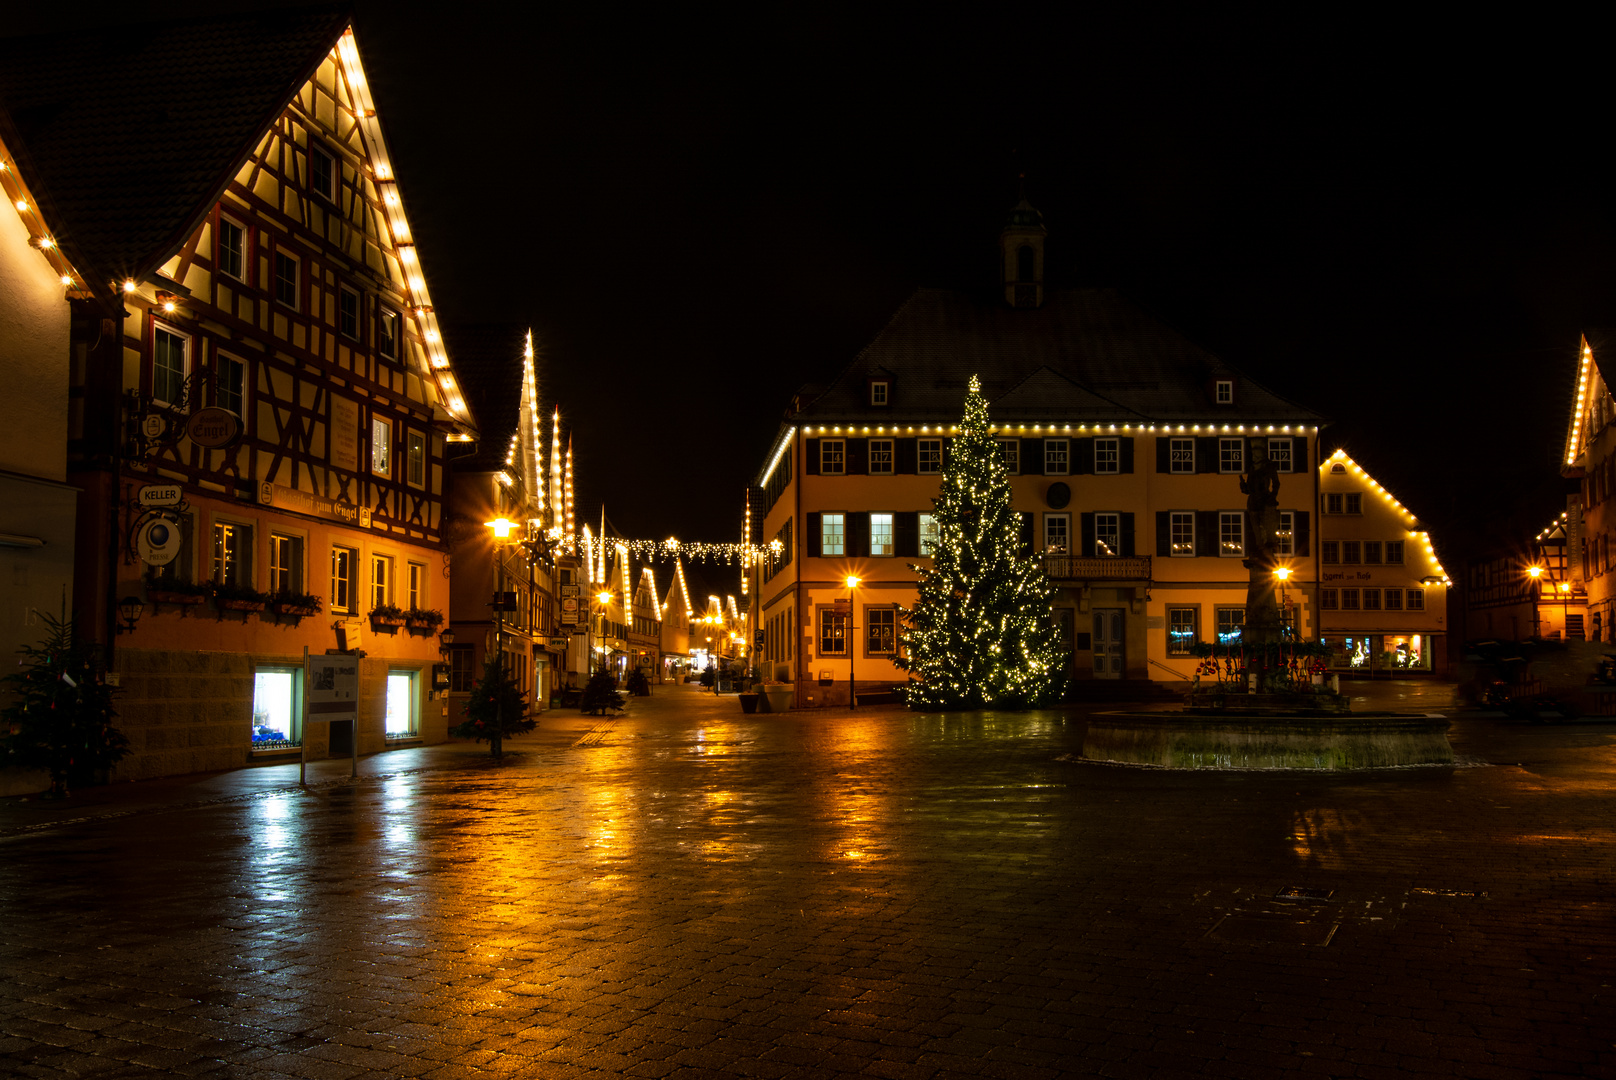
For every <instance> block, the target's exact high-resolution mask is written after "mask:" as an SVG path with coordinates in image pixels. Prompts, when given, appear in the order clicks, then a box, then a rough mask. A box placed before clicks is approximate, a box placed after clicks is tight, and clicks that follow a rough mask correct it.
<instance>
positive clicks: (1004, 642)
mask: <svg viewBox="0 0 1616 1080" xmlns="http://www.w3.org/2000/svg"><path fill="white" fill-rule="evenodd" d="M952 430H955V431H958V432H959V435H958V437H957V438H956V439H955V440H954V449H953V453H952V454H951V455H949V458H948V462H947V464H946V465H945V466H944V468H943V479H942V488H941V491H940V493H939V494H938V496H937V498H936V499H934V500H933V502H932V505H933V507H934V508H935V514H934V516H935V519H936V523H937V530H938V536H937V544H936V547H935V548H933V554H932V565H931V567H930V568H925V567H920V566H916V567H914V569H915V570H916V572H917V573H919V575H920V585H919V597H918V599H917V600H916V601H915V606H914V607H913V608H911V609H910V610H909V611H907V612H906V613H905V614H904V622H905V623H906V625H907V626H908V632H907V633H906V635H905V641H906V643H907V644H908V650H909V654H908V655H907V656H904V657H899V658H898V659H897V660H896V661H895V663H897V665H898V666H899V667H901V668H904V669H905V670H907V671H908V672H909V674H910V676H911V681H910V684H909V698H908V700H909V704H910V707H911V708H917V709H948V710H953V709H982V708H993V707H999V708H1017V707H1022V708H1025V707H1033V706H1037V705H1042V704H1046V703H1048V702H1050V701H1054V700H1056V699H1057V698H1058V697H1059V696H1060V694H1061V692H1062V691H1063V690H1064V686H1063V685H1062V684H1063V679H1062V674H1061V673H1062V671H1063V669H1064V663H1065V654H1064V652H1063V646H1062V644H1061V631H1060V628H1059V627H1058V626H1057V625H1056V624H1055V623H1054V622H1053V620H1051V618H1050V601H1051V600H1052V599H1053V597H1054V589H1053V588H1052V587H1051V586H1050V583H1049V577H1048V575H1047V574H1046V573H1045V571H1044V565H1043V561H1042V560H1041V559H1039V558H1038V557H1037V556H1035V555H1030V554H1029V555H1022V554H1021V551H1020V549H1021V523H1020V518H1019V516H1018V515H1017V514H1016V512H1015V511H1014V510H1013V509H1012V508H1011V505H1010V484H1009V481H1008V479H1007V475H1006V473H1005V469H1004V462H1003V460H1002V458H1001V457H1000V454H999V444H998V442H997V441H996V440H995V439H994V437H993V429H992V427H991V426H990V425H989V423H988V404H987V399H986V398H984V397H983V396H982V382H981V380H980V379H978V378H977V377H976V376H975V375H973V376H971V383H970V389H969V392H968V393H967V394H966V396H965V417H964V419H963V421H962V422H961V423H960V425H959V426H958V427H957V428H955V429H952Z"/></svg>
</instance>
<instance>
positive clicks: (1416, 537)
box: [1319, 450, 1453, 585]
mask: <svg viewBox="0 0 1616 1080" xmlns="http://www.w3.org/2000/svg"><path fill="white" fill-rule="evenodd" d="M1337 463H1340V464H1343V465H1346V466H1348V467H1349V468H1351V469H1352V471H1353V473H1354V474H1355V475H1356V476H1357V477H1358V478H1359V479H1360V480H1362V481H1363V482H1364V483H1366V484H1368V485H1369V487H1370V489H1371V490H1373V491H1374V492H1375V493H1376V494H1377V495H1379V496H1380V497H1381V498H1382V499H1383V500H1385V502H1386V504H1387V505H1388V506H1390V507H1391V508H1392V509H1393V510H1395V511H1397V513H1398V514H1399V515H1401V516H1402V517H1403V518H1404V519H1405V521H1404V524H1405V525H1406V526H1407V528H1408V538H1409V539H1410V540H1413V541H1414V542H1415V543H1417V544H1422V545H1424V547H1425V554H1426V556H1427V557H1428V558H1429V559H1430V560H1431V567H1432V570H1433V576H1439V577H1441V578H1442V584H1443V585H1452V584H1453V582H1452V581H1451V580H1449V578H1448V572H1447V571H1446V570H1444V569H1442V562H1441V560H1440V559H1438V558H1437V555H1436V545H1435V544H1434V543H1433V542H1432V541H1431V534H1430V532H1429V531H1427V530H1425V529H1421V528H1419V527H1418V526H1419V523H1420V522H1419V519H1418V518H1416V517H1415V516H1414V512H1413V511H1412V510H1410V509H1408V507H1406V506H1404V505H1403V504H1402V503H1400V502H1398V501H1397V500H1396V499H1395V498H1393V496H1392V493H1391V492H1389V491H1387V490H1386V489H1385V488H1383V487H1381V486H1380V482H1379V481H1377V480H1376V479H1375V478H1374V477H1372V476H1370V475H1369V474H1368V473H1367V472H1365V471H1364V468H1363V466H1361V465H1359V464H1358V463H1357V462H1356V461H1353V460H1352V459H1351V458H1350V457H1348V456H1347V452H1346V451H1345V450H1337V451H1336V452H1335V453H1333V454H1331V455H1330V456H1329V457H1328V458H1327V459H1326V460H1325V461H1324V463H1323V464H1321V465H1320V466H1319V473H1320V483H1321V484H1322V483H1323V480H1324V478H1325V477H1327V476H1329V473H1330V467H1331V466H1332V465H1335V464H1337Z"/></svg>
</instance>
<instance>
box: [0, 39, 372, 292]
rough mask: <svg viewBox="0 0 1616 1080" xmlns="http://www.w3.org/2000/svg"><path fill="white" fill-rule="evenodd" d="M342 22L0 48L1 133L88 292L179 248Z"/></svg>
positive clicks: (140, 271)
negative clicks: (86, 283)
mask: <svg viewBox="0 0 1616 1080" xmlns="http://www.w3.org/2000/svg"><path fill="white" fill-rule="evenodd" d="M350 20H351V16H350V14H349V11H348V9H347V8H345V7H320V8H304V9H296V10H290V11H288V10H281V11H264V12H255V13H253V14H249V15H237V16H230V17H223V18H221V17H208V18H201V19H190V20H185V21H182V22H162V23H137V24H134V25H130V26H119V27H115V28H111V29H102V30H96V29H90V30H83V29H80V30H74V31H71V32H69V33H65V34H57V35H50V36H47V37H33V38H8V39H4V40H0V133H3V134H4V137H5V141H6V143H7V144H8V145H9V146H10V147H11V150H12V152H13V153H14V154H15V155H16V157H17V161H18V165H19V166H20V167H21V168H22V169H23V171H24V174H25V175H26V176H27V177H28V180H29V183H30V186H31V187H32V188H33V191H34V193H35V197H36V198H37V199H38V200H39V202H40V204H41V206H42V208H43V209H44V210H45V213H46V216H47V218H48V220H50V221H51V222H52V223H53V227H54V228H55V229H56V230H57V234H58V235H57V237H56V239H57V242H58V243H60V244H61V245H62V247H63V250H64V252H66V253H67V254H68V256H69V257H70V258H71V259H72V260H73V262H74V263H75V264H76V265H77V266H78V267H79V269H80V270H81V271H82V272H83V273H84V274H85V275H86V277H94V278H96V279H97V280H94V281H92V282H89V284H92V285H93V286H94V287H95V288H97V289H98V290H103V291H104V290H105V289H106V287H107V281H109V280H111V279H113V278H118V279H122V278H124V277H140V276H144V275H145V274H147V273H149V272H150V271H151V270H153V269H154V268H155V267H157V266H159V265H161V264H162V263H163V261H164V260H166V259H167V258H168V257H169V256H170V255H171V254H173V252H174V251H175V250H177V249H178V248H179V246H180V244H181V243H182V242H183V241H184V239H185V237H186V236H188V235H189V234H190V233H191V232H192V231H193V230H194V229H195V228H196V225H197V224H198V223H199V221H200V219H201V216H202V214H204V213H206V212H207V210H208V209H209V208H210V207H212V206H213V204H214V203H215V202H217V201H218V198H219V195H220V193H221V192H222V191H223V190H224V188H225V185H226V184H227V183H228V182H229V180H230V179H231V178H232V177H233V176H234V175H235V174H236V171H237V169H238V168H239V167H240V165H241V163H242V162H243V161H244V160H245V159H246V156H247V154H248V152H249V151H250V150H251V149H252V148H253V146H254V145H256V144H257V142H258V140H259V139H260V138H261V137H262V134H263V132H264V130H265V129H266V128H267V127H268V126H269V124H270V123H271V122H272V121H273V120H274V119H275V117H276V116H278V115H279V114H280V112H281V110H282V109H284V108H285V107H286V104H287V103H288V102H289V101H290V100H291V98H292V95H293V94H295V93H296V92H297V90H298V88H299V87H301V86H302V85H303V84H304V83H305V82H307V81H308V79H309V78H310V77H311V76H312V75H313V74H314V72H315V69H316V68H317V67H318V66H319V64H320V63H321V61H323V60H324V59H325V58H326V56H327V55H329V53H330V52H331V50H332V49H333V48H335V47H336V45H337V42H338V40H339V39H340V38H341V37H342V34H343V31H344V30H345V29H346V28H347V26H348V23H349V22H350Z"/></svg>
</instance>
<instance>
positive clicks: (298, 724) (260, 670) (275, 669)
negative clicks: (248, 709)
mask: <svg viewBox="0 0 1616 1080" xmlns="http://www.w3.org/2000/svg"><path fill="white" fill-rule="evenodd" d="M260 675H288V676H290V679H289V680H288V682H289V684H290V685H289V687H288V689H289V691H290V692H289V695H288V696H289V699H290V700H289V701H288V702H287V705H288V708H287V714H288V716H287V724H286V728H287V730H286V733H285V734H286V741H287V742H289V743H291V744H292V745H293V746H298V745H300V744H301V743H302V742H303V669H302V667H297V666H291V665H288V664H254V665H253V700H252V714H251V715H252V717H253V719H252V720H250V721H249V724H250V725H251V726H250V727H249V728H248V731H249V737H248V748H249V749H251V748H252V747H253V742H252V739H251V733H252V731H251V729H252V727H256V726H257V724H256V722H255V721H256V719H257V716H258V676H260ZM266 741H267V740H266ZM266 749H272V750H281V749H287V748H286V747H271V748H266Z"/></svg>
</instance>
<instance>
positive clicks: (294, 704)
mask: <svg viewBox="0 0 1616 1080" xmlns="http://www.w3.org/2000/svg"><path fill="white" fill-rule="evenodd" d="M302 679H303V672H302V669H300V668H295V667H255V668H254V669H253V711H252V748H253V749H254V750H289V749H291V748H293V747H296V746H298V745H299V744H300V742H301V740H302V736H303V731H302V727H303V725H302V723H301V722H300V721H301V719H302V717H301V715H300V712H299V710H300V709H301V707H302V703H303V691H302Z"/></svg>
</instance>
